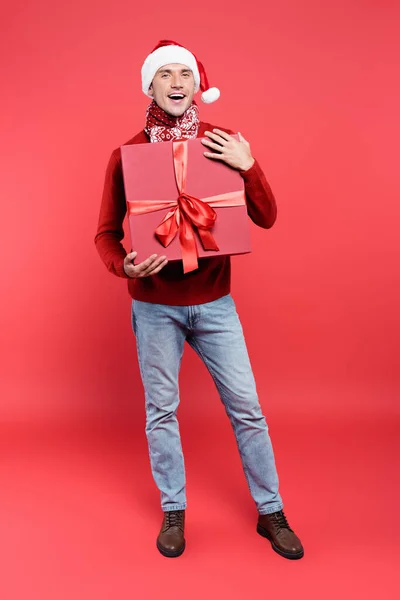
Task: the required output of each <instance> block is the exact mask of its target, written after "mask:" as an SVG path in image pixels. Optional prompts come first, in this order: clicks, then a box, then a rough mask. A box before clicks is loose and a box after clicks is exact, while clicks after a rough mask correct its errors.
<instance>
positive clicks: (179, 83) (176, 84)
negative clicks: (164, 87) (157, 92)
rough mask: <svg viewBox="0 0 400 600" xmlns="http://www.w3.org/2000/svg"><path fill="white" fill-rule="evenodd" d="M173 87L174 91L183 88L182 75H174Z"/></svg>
mask: <svg viewBox="0 0 400 600" xmlns="http://www.w3.org/2000/svg"><path fill="white" fill-rule="evenodd" d="M171 87H173V88H174V89H180V88H182V87H183V84H182V77H181V75H180V73H173V75H172V81H171Z"/></svg>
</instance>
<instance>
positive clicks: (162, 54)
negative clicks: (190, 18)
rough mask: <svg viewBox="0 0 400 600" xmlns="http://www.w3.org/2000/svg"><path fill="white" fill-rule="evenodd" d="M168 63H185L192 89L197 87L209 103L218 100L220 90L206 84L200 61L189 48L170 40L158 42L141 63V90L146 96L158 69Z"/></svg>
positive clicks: (196, 89)
mask: <svg viewBox="0 0 400 600" xmlns="http://www.w3.org/2000/svg"><path fill="white" fill-rule="evenodd" d="M169 64H180V65H185V66H186V67H188V68H189V69H190V70H191V71H192V73H193V77H194V90H195V92H197V91H198V89H199V88H200V89H201V91H202V92H203V93H202V94H201V99H202V101H203V102H205V103H206V104H211V102H215V100H218V98H219V96H220V91H219V89H218V88H216V87H212V88H210V86H209V85H208V79H207V75H206V72H205V70H204V67H203V65H202V63H201V62H200V61H199V60H197V58H196V57H195V55H194V54H192V53H191V52H189V50H187V49H186V48H184V47H183V46H181V45H180V44H178V43H177V42H172V41H171V40H162V41H161V42H159V43H158V44H157V46H156V47H155V48H154V50H153V51H152V52H151V54H149V56H148V57H147V58H146V60H145V61H144V63H143V66H142V90H143V92H144V93H145V94H146V96H150V94H149V88H150V86H151V82H152V81H153V78H154V75H155V74H156V73H157V71H158V69H160V68H161V67H164V66H165V65H169ZM150 97H151V96H150Z"/></svg>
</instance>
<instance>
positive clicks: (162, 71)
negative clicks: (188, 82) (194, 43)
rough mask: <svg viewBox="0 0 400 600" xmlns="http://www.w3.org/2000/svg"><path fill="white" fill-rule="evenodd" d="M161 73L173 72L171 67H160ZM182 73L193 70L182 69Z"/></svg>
mask: <svg viewBox="0 0 400 600" xmlns="http://www.w3.org/2000/svg"><path fill="white" fill-rule="evenodd" d="M158 72H159V73H172V70H171V69H159V71H158ZM180 72H181V73H191V72H192V70H191V69H181V71H180Z"/></svg>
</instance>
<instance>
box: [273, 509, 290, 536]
mask: <svg viewBox="0 0 400 600" xmlns="http://www.w3.org/2000/svg"><path fill="white" fill-rule="evenodd" d="M273 519H274V523H275V525H276V526H277V527H278V529H279V530H280V529H289V531H292V532H293V529H292V528H291V527H290V525H289V523H288V520H287V518H286V516H285V513H284V512H283V510H280V511H279V512H277V513H274V516H273Z"/></svg>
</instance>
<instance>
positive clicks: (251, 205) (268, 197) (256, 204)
mask: <svg viewBox="0 0 400 600" xmlns="http://www.w3.org/2000/svg"><path fill="white" fill-rule="evenodd" d="M205 135H206V136H207V137H206V138H205V139H203V140H202V141H203V144H204V145H205V146H207V147H208V148H210V149H211V150H215V151H216V152H205V153H204V155H205V156H206V157H207V158H211V159H213V160H220V161H223V162H225V163H226V164H228V165H229V166H231V167H233V168H234V169H237V170H238V171H239V173H240V174H241V176H242V177H243V179H244V185H245V192H246V201H247V212H248V214H249V216H250V218H251V220H252V221H253V222H254V223H255V224H256V225H258V226H259V227H263V228H264V229H269V228H270V227H272V225H273V224H274V223H275V220H276V215H277V207H276V201H275V198H274V195H273V193H272V190H271V188H270V186H269V184H268V182H267V180H266V178H265V175H264V173H263V172H262V170H261V167H260V165H259V164H258V162H257V161H256V160H255V159H254V158H253V156H252V154H251V150H250V144H249V143H248V142H247V140H245V139H244V137H243V136H242V135H241V134H240V133H239V140H236V139H235V138H233V137H232V136H231V135H230V134H229V133H227V132H226V131H223V130H221V129H213V131H212V132H210V131H206V132H205Z"/></svg>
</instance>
